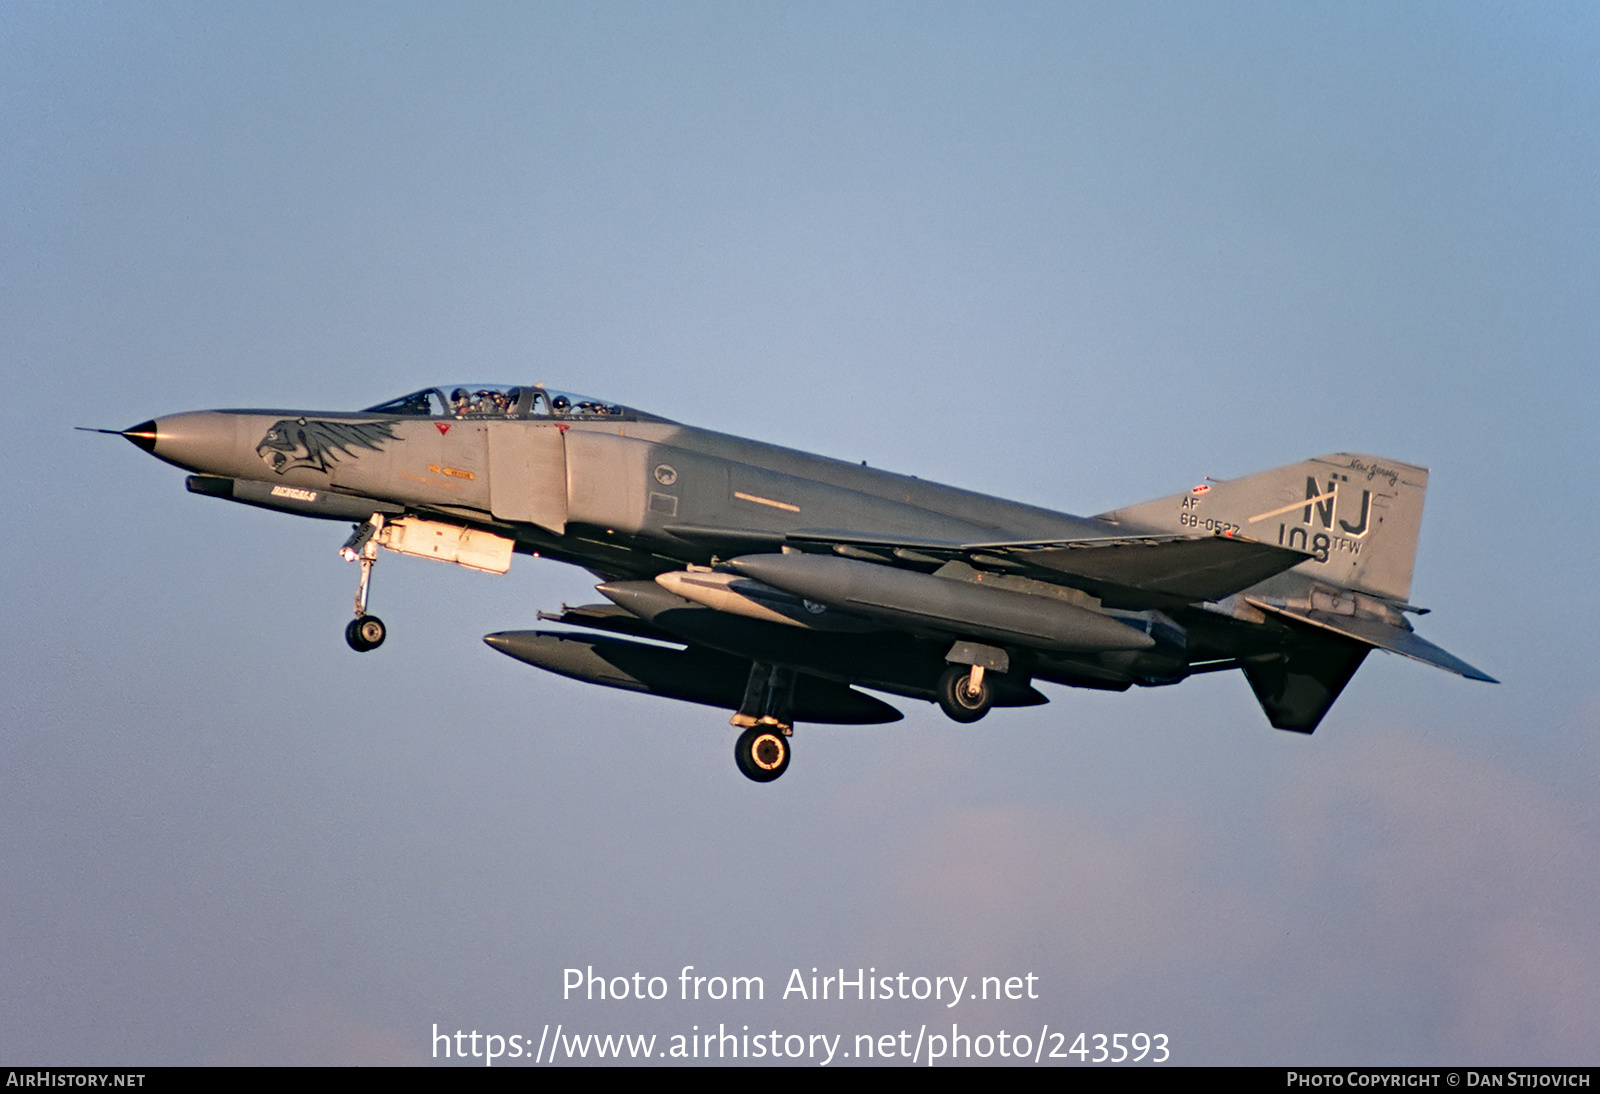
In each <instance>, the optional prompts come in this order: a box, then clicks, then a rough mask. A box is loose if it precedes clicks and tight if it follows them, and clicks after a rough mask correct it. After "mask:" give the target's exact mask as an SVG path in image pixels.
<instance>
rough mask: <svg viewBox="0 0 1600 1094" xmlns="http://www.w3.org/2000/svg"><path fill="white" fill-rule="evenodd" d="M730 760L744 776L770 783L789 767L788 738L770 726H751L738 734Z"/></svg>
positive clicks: (759, 781) (755, 780)
mask: <svg viewBox="0 0 1600 1094" xmlns="http://www.w3.org/2000/svg"><path fill="white" fill-rule="evenodd" d="M733 759H734V762H735V763H737V764H738V765H739V770H740V771H741V772H743V773H744V777H745V778H747V779H750V780H752V781H754V782H758V783H769V782H771V781H772V780H773V779H776V778H777V777H778V776H779V775H782V774H783V773H784V772H785V771H787V770H789V738H787V737H785V736H784V735H783V734H782V733H780V732H778V731H777V730H776V729H774V728H773V727H771V726H751V727H750V728H749V729H747V730H745V731H744V732H743V733H741V734H739V740H738V741H737V742H736V743H735V744H734V746H733Z"/></svg>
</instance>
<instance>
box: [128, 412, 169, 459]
mask: <svg viewBox="0 0 1600 1094" xmlns="http://www.w3.org/2000/svg"><path fill="white" fill-rule="evenodd" d="M159 429H160V427H159V426H157V425H156V423H155V420H154V419H151V420H150V421H148V422H140V423H139V424H138V425H130V426H129V427H128V428H127V429H124V430H123V431H122V435H123V436H124V437H126V438H128V440H130V441H132V442H133V443H134V444H136V445H138V446H139V447H140V448H142V449H144V450H145V451H146V452H148V453H150V454H151V455H152V456H154V455H155V454H156V435H157V433H158V431H159Z"/></svg>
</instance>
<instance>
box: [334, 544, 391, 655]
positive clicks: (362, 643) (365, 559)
mask: <svg viewBox="0 0 1600 1094" xmlns="http://www.w3.org/2000/svg"><path fill="white" fill-rule="evenodd" d="M382 529H383V514H382V513H374V514H372V519H371V520H369V521H367V522H366V523H365V524H362V525H358V526H357V527H356V530H355V531H354V532H353V533H351V535H350V538H349V539H347V540H345V542H344V546H343V547H341V548H339V556H340V557H341V558H343V559H344V560H345V561H346V562H360V563H361V584H360V585H358V586H356V617H355V618H354V619H352V620H351V621H350V622H349V624H347V625H346V626H345V629H344V640H345V641H346V642H348V643H349V644H350V648H351V649H353V650H355V651H356V652H357V653H366V652H367V651H368V650H375V649H377V648H378V647H379V646H381V645H383V640H384V639H385V638H387V637H388V633H389V632H388V629H387V628H386V627H385V626H384V625H383V620H381V619H379V618H378V617H377V616H375V615H368V614H367V593H368V591H369V590H370V589H371V588H372V567H373V565H374V564H375V563H376V562H377V561H378V533H379V532H380V531H382Z"/></svg>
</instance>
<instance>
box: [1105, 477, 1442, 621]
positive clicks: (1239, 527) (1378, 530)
mask: <svg viewBox="0 0 1600 1094" xmlns="http://www.w3.org/2000/svg"><path fill="white" fill-rule="evenodd" d="M1427 489H1428V469H1427V468H1425V467H1416V466H1414V465H1412V464H1409V463H1401V462H1399V461H1397V460H1386V459H1381V458H1379V457H1376V456H1360V455H1351V454H1349V453H1344V452H1341V453H1337V454H1335V455H1332V456H1318V457H1317V458H1316V459H1311V460H1305V461H1303V462H1301V463H1296V464H1290V465H1289V466H1287V467H1279V468H1276V469H1274V470H1272V471H1263V472H1261V473H1259V474H1256V475H1246V476H1245V477H1244V478H1241V479H1228V480H1225V481H1220V482H1204V483H1201V484H1200V485H1198V486H1195V487H1194V488H1193V489H1191V490H1190V491H1188V492H1187V493H1184V494H1175V495H1173V496H1171V497H1166V498H1158V499H1157V500H1155V501H1148V502H1145V503H1143V504H1141V505H1132V506H1128V507H1127V508H1124V509H1117V510H1114V511H1113V512H1110V513H1105V514H1102V515H1103V516H1105V517H1106V518H1108V519H1111V520H1115V521H1117V522H1119V523H1122V524H1128V525H1134V526H1142V527H1148V528H1152V529H1157V530H1160V531H1171V532H1202V533H1203V532H1217V533H1221V534H1224V535H1234V536H1244V537H1247V538H1250V539H1258V540H1262V541H1263V542H1266V543H1273V544H1277V545H1279V546H1283V547H1293V548H1297V549H1299V550H1302V551H1308V552H1310V553H1311V554H1312V555H1313V556H1314V557H1313V559H1312V560H1310V561H1307V562H1304V563H1302V564H1301V565H1300V566H1297V567H1296V568H1295V569H1296V572H1301V573H1305V574H1306V575H1307V576H1308V577H1313V578H1315V579H1317V580H1318V581H1320V582H1325V583H1327V584H1329V585H1333V586H1336V587H1340V588H1345V589H1354V590H1357V591H1360V592H1364V593H1369V594H1371V595H1373V596H1379V597H1383V598H1384V599H1386V600H1391V601H1399V602H1401V603H1404V602H1405V601H1406V600H1407V599H1408V598H1409V597H1410V595H1411V569H1412V565H1413V563H1414V562H1415V560H1416V555H1417V533H1418V532H1419V531H1420V530H1421V527H1422V501H1423V496H1424V495H1425V494H1426V492H1427Z"/></svg>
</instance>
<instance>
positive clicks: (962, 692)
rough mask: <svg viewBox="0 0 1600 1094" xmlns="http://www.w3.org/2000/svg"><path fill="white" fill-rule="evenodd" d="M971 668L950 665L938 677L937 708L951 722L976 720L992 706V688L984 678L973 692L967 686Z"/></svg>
mask: <svg viewBox="0 0 1600 1094" xmlns="http://www.w3.org/2000/svg"><path fill="white" fill-rule="evenodd" d="M971 678H972V670H971V669H969V668H968V667H967V666H966V665H951V666H950V667H949V668H947V669H945V670H944V675H943V676H941V677H939V709H940V710H942V711H944V712H945V714H946V715H947V716H948V717H949V718H950V720H951V721H953V722H963V723H965V722H976V721H977V720H978V719H979V718H982V717H983V716H984V715H985V714H988V713H989V708H990V707H992V706H994V689H993V688H992V687H990V686H989V681H988V680H987V679H985V680H984V681H983V683H982V684H980V685H979V686H978V690H977V693H976V694H974V693H973V692H972V691H970V690H969V689H968V687H967V684H968V682H969V681H970V680H971Z"/></svg>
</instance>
